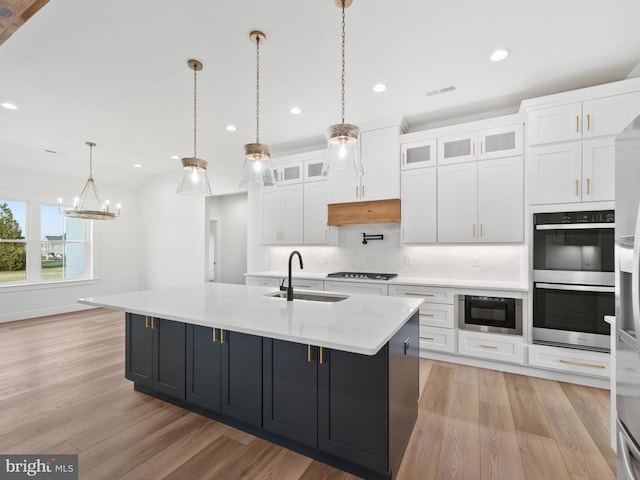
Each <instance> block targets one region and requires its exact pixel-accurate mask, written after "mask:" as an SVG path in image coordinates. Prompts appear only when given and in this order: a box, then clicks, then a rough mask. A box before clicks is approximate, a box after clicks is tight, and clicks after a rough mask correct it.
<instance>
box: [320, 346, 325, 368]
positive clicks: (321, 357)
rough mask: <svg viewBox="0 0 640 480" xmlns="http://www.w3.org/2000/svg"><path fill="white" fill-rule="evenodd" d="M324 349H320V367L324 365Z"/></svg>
mask: <svg viewBox="0 0 640 480" xmlns="http://www.w3.org/2000/svg"><path fill="white" fill-rule="evenodd" d="M323 353H324V352H323V349H322V347H320V365H322V364H323V363H324V355H323Z"/></svg>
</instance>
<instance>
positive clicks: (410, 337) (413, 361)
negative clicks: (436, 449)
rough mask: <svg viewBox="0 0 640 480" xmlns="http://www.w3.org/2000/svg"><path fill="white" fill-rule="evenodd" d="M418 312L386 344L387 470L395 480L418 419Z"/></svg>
mask: <svg viewBox="0 0 640 480" xmlns="http://www.w3.org/2000/svg"><path fill="white" fill-rule="evenodd" d="M418 315H419V312H416V313H415V314H414V315H413V316H412V317H411V318H410V319H409V321H408V322H407V323H405V324H404V326H403V327H402V328H401V329H400V330H399V331H398V333H396V334H395V335H394V336H393V338H392V339H391V340H390V341H389V469H390V470H391V474H392V477H393V478H395V476H396V474H397V473H398V469H399V468H400V463H401V462H402V457H403V456H404V452H405V450H406V448H407V444H408V443H409V438H410V437H411V432H412V431H413V427H414V425H415V423H416V419H417V418H418V397H419V396H420V386H419V384H420V356H419V351H420V344H419V342H420V340H419V338H418V337H419V320H418V318H419V317H418Z"/></svg>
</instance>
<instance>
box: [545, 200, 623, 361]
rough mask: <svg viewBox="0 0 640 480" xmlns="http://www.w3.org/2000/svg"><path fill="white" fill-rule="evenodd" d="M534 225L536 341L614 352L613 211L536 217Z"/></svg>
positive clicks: (553, 214) (547, 214) (562, 213)
mask: <svg viewBox="0 0 640 480" xmlns="http://www.w3.org/2000/svg"><path fill="white" fill-rule="evenodd" d="M533 223H534V231H533V281H534V285H533V287H534V288H533V341H534V343H543V344H551V345H561V346H569V347H575V348H581V349H585V350H596V351H609V348H610V347H609V345H610V342H609V339H610V336H609V325H608V324H607V323H606V322H605V321H604V315H615V297H614V282H615V264H614V244H615V235H614V227H615V216H614V211H613V210H598V211H582V212H561V213H536V214H534V216H533Z"/></svg>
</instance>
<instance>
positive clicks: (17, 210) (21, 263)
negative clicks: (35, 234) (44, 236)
mask: <svg viewBox="0 0 640 480" xmlns="http://www.w3.org/2000/svg"><path fill="white" fill-rule="evenodd" d="M26 211H27V204H26V203H22V202H0V283H5V282H22V281H25V280H26V279H27V244H26V241H25V235H24V225H25V224H26ZM20 240H21V241H20Z"/></svg>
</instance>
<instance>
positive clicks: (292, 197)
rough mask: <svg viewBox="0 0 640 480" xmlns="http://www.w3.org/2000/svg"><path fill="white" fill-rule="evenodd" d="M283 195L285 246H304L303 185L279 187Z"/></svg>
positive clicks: (282, 219) (281, 205)
mask: <svg viewBox="0 0 640 480" xmlns="http://www.w3.org/2000/svg"><path fill="white" fill-rule="evenodd" d="M278 190H280V193H281V195H282V198H281V204H280V212H281V214H280V215H281V216H280V224H281V225H282V234H281V241H280V242H279V243H282V244H285V245H302V239H303V238H302V230H303V212H304V206H303V203H302V198H303V190H302V185H289V186H285V187H278Z"/></svg>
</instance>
